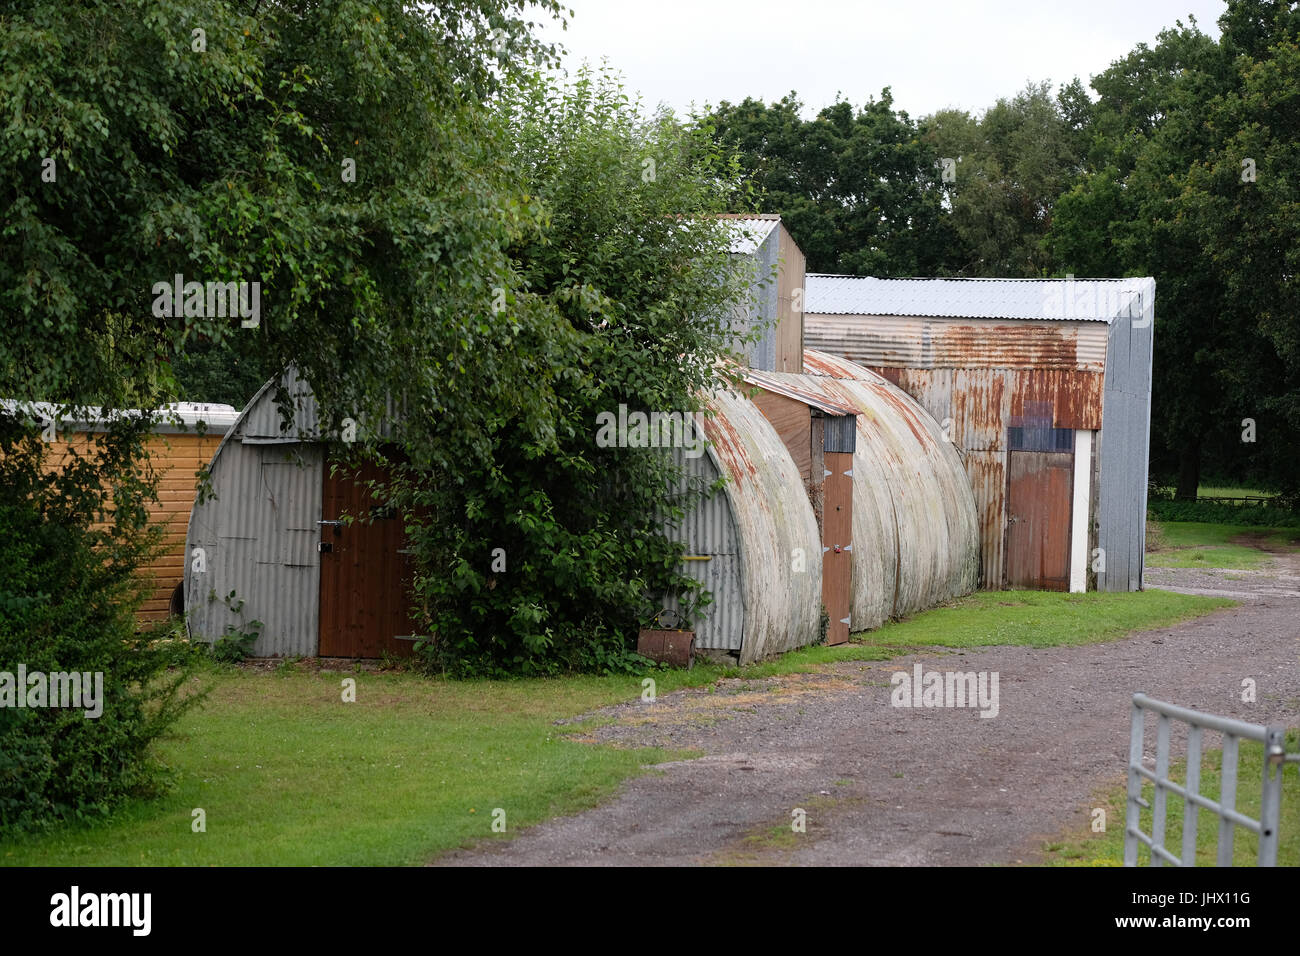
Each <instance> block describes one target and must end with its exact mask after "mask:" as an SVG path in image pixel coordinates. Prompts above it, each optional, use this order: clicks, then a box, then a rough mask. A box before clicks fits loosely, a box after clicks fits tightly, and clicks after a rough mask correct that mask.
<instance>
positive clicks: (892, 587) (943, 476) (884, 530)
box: [781, 349, 979, 631]
mask: <svg viewBox="0 0 1300 956" xmlns="http://www.w3.org/2000/svg"><path fill="white" fill-rule="evenodd" d="M804 369H805V374H804V375H798V376H781V377H782V378H792V379H797V380H798V381H799V384H800V385H802V386H803V387H804V388H808V389H816V390H818V391H820V392H821V393H822V394H823V395H826V396H827V397H828V398H830V399H832V400H834V401H836V402H839V403H842V404H846V405H850V406H852V407H853V408H855V409H856V410H857V412H858V416H857V427H858V436H857V439H858V440H857V449H856V451H855V452H854V454H853V617H852V620H853V623H852V628H853V630H855V631H858V630H867V629H870V628H875V627H879V626H880V625H881V624H883V623H884V622H885V621H887V620H889V619H890V618H892V617H901V616H903V615H906V614H911V613H913V612H915V611H919V610H923V609H925V608H929V607H933V606H935V605H936V604H939V603H942V602H943V601H947V600H950V599H951V598H954V597H957V596H959V595H962V594H968V593H969V592H971V591H973V590H974V589H975V585H976V581H977V575H978V571H979V519H978V514H977V512H976V510H975V495H974V492H973V491H972V490H971V485H970V479H969V478H968V477H967V475H966V470H965V468H964V466H963V465H962V462H961V457H960V455H958V453H957V449H956V448H955V447H954V446H953V445H952V443H951V442H949V441H947V440H946V439H945V438H944V437H943V434H942V432H941V430H940V428H939V425H938V423H937V422H936V421H935V420H934V419H933V418H932V417H931V416H930V415H929V414H928V413H927V412H926V411H925V409H923V408H922V407H921V406H920V405H918V404H917V403H916V401H915V400H914V399H912V398H911V397H910V396H909V395H908V394H907V393H906V392H904V391H903V390H902V389H900V388H898V387H897V386H895V385H893V384H891V383H890V382H888V381H886V380H885V379H884V378H882V377H881V376H879V375H877V374H875V373H874V372H871V371H869V370H868V369H865V368H862V367H861V366H859V365H855V364H854V363H852V362H849V361H848V360H846V359H842V358H838V357H836V356H832V355H828V354H826V353H824V352H818V351H815V350H813V349H807V350H805V351H804Z"/></svg>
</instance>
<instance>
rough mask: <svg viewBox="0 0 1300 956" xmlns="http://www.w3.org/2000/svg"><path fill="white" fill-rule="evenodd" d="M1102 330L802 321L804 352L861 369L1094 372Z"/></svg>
mask: <svg viewBox="0 0 1300 956" xmlns="http://www.w3.org/2000/svg"><path fill="white" fill-rule="evenodd" d="M1106 328H1107V327H1106V325H1105V324H1104V323H1098V322H1062V321H1050V320H1049V321H1029V320H1025V321H1018V322H1005V321H1003V322H999V321H996V320H988V319H984V320H981V319H938V318H926V317H921V316H895V315H824V314H818V313H812V312H810V313H808V314H807V315H806V316H805V319H804V329H805V341H806V343H807V345H808V347H809V348H813V349H817V350H819V351H826V352H831V353H833V354H835V355H842V356H844V357H845V358H847V359H849V360H851V361H853V362H856V363H858V364H860V365H865V366H869V367H872V368H875V367H886V368H889V367H897V368H1058V369H1081V370H1085V371H1094V372H1100V371H1102V369H1103V368H1104V364H1105V358H1106Z"/></svg>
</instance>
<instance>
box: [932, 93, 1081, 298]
mask: <svg viewBox="0 0 1300 956" xmlns="http://www.w3.org/2000/svg"><path fill="white" fill-rule="evenodd" d="M1085 102H1086V97H1085V96H1084V95H1083V93H1082V90H1081V89H1080V88H1079V86H1078V85H1077V81H1076V83H1075V84H1072V85H1071V86H1069V87H1066V88H1064V89H1063V90H1062V91H1061V95H1060V97H1059V98H1057V97H1053V96H1052V93H1051V88H1050V84H1048V83H1047V82H1043V83H1038V84H1032V83H1031V84H1029V85H1028V86H1027V87H1026V88H1025V89H1024V90H1022V91H1021V92H1020V93H1017V94H1016V95H1015V96H1014V97H1011V98H1001V99H999V100H998V101H997V103H995V104H994V105H993V106H992V107H990V108H989V109H988V110H986V111H985V112H984V113H983V115H981V116H980V117H979V118H978V119H977V118H974V117H971V116H970V115H969V114H967V113H966V112H964V111H962V110H942V111H939V112H937V113H935V114H934V115H932V116H930V117H927V118H926V119H925V120H923V121H922V123H921V129H922V136H923V138H924V140H925V141H926V142H927V143H928V144H929V145H930V146H931V147H932V148H933V150H934V151H935V153H937V154H938V155H939V156H941V157H945V158H948V159H951V160H953V165H952V169H953V173H954V181H953V182H952V183H951V185H949V186H948V187H947V188H948V197H949V201H950V206H951V225H952V228H953V229H954V230H955V231H956V234H957V239H958V241H957V245H956V247H955V249H954V251H953V255H952V264H951V267H950V268H951V271H952V272H953V273H955V274H957V275H965V276H1008V277H1033V276H1039V275H1043V274H1044V273H1045V272H1047V271H1048V270H1049V267H1050V257H1049V255H1048V254H1047V252H1045V251H1044V250H1043V249H1042V246H1041V243H1042V239H1043V236H1044V235H1046V233H1047V231H1048V229H1049V228H1050V226H1051V222H1052V218H1051V217H1052V208H1053V204H1054V203H1055V201H1056V199H1057V197H1058V196H1060V195H1061V193H1062V192H1064V191H1065V190H1066V189H1067V188H1068V187H1069V186H1070V184H1071V183H1072V182H1073V181H1074V180H1075V178H1077V176H1078V175H1079V174H1080V173H1081V172H1082V161H1083V156H1082V146H1083V130H1084V129H1085V128H1086V125H1087V122H1088V114H1087V108H1086V107H1085V105H1084V104H1085ZM1067 107H1068V109H1069V110H1070V112H1069V114H1068V115H1067V113H1066V109H1067Z"/></svg>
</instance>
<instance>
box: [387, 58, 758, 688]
mask: <svg viewBox="0 0 1300 956" xmlns="http://www.w3.org/2000/svg"><path fill="white" fill-rule="evenodd" d="M499 108H500V111H501V120H502V122H503V123H504V124H505V126H506V127H507V128H508V129H509V131H510V136H509V138H508V142H510V143H511V144H512V148H513V155H512V157H511V159H512V162H513V166H514V168H515V169H517V170H518V174H519V176H520V177H521V178H522V179H523V180H524V181H525V182H526V184H527V187H528V194H529V195H530V196H532V197H534V199H535V201H536V202H537V203H538V204H539V205H540V207H541V211H542V220H543V223H544V225H543V226H542V227H541V228H540V229H538V230H537V231H535V232H531V233H527V234H524V235H521V236H520V238H519V239H518V240H517V241H516V243H515V244H514V245H513V246H512V247H511V248H510V250H509V251H510V256H511V259H512V262H513V271H514V273H515V275H516V283H515V285H514V286H513V287H512V288H511V290H510V294H509V296H508V298H507V301H506V303H505V305H506V315H508V316H510V317H511V321H516V322H519V323H520V325H521V327H522V328H524V329H530V328H531V329H534V330H536V329H549V330H550V331H549V332H548V333H547V334H546V335H545V339H544V341H543V342H541V343H540V344H539V346H538V348H537V351H536V352H535V353H534V354H535V356H536V357H537V358H538V359H539V364H540V360H541V359H543V358H544V359H545V362H544V364H542V366H541V371H540V373H539V378H538V379H537V380H536V381H533V382H530V383H528V384H529V385H530V386H531V387H536V386H537V385H538V384H539V383H542V382H544V383H545V385H546V389H547V394H548V400H547V402H546V416H545V417H544V418H541V419H536V420H527V419H519V418H513V419H512V418H506V417H504V416H502V417H501V418H500V419H499V420H497V421H494V422H491V423H490V425H489V427H488V428H487V429H485V430H483V431H482V432H481V433H480V434H478V435H476V436H475V440H476V444H477V443H481V444H482V445H484V446H486V450H487V453H486V454H481V453H480V454H477V455H476V454H475V453H476V451H478V449H477V448H474V447H469V448H466V451H465V454H464V455H462V456H460V458H459V460H458V461H457V462H456V466H455V468H454V469H447V468H445V467H433V468H429V467H427V465H423V466H422V465H421V460H422V459H423V458H424V457H425V456H423V455H422V451H423V448H422V444H423V441H424V437H423V436H419V435H416V436H414V437H412V436H411V434H410V433H409V432H408V434H407V438H408V444H407V449H406V450H407V451H409V452H411V458H410V462H411V467H409V468H408V469H407V471H406V473H405V475H404V477H403V479H401V480H402V481H405V482H406V486H405V488H404V489H403V490H402V491H401V495H402V496H403V497H404V500H405V502H406V503H407V505H408V506H409V505H413V506H414V507H413V508H410V507H408V508H407V509H406V510H407V511H408V512H413V513H415V514H417V515H420V517H419V518H418V519H416V520H415V522H414V525H413V527H412V528H410V529H409V531H410V536H411V540H412V544H411V547H412V548H413V550H414V551H415V552H416V555H417V557H418V559H419V562H420V568H421V569H420V572H419V574H418V575H417V578H416V590H417V592H418V596H419V601H420V604H421V606H422V608H423V609H424V611H425V612H426V614H427V618H426V622H425V623H426V628H427V630H426V633H428V634H429V635H430V636H429V638H428V639H427V640H426V641H424V642H422V643H421V645H420V647H419V653H420V654H421V656H422V658H423V659H424V660H425V661H426V662H427V663H428V665H429V666H431V667H433V668H437V669H440V670H444V671H447V672H450V673H454V674H460V675H501V674H547V673H555V672H560V671H570V670H580V671H598V672H609V671H626V670H629V669H633V668H637V667H641V666H644V661H643V660H642V659H641V658H640V657H639V656H637V655H636V654H635V653H634V648H635V644H636V636H637V630H638V628H639V627H641V626H645V625H646V624H648V623H649V622H650V620H651V619H652V618H653V616H654V615H655V613H656V612H657V611H659V610H660V607H661V605H660V604H658V603H655V601H654V600H653V596H655V595H662V594H665V593H669V592H672V593H676V594H678V595H679V596H684V597H685V599H686V601H685V603H687V604H691V605H698V604H699V603H700V600H699V599H700V597H701V596H700V594H699V593H698V592H699V585H698V583H697V582H695V581H693V580H692V579H690V578H689V577H687V576H686V575H685V574H683V573H682V570H681V562H680V556H681V551H682V549H681V546H680V545H678V544H675V543H673V542H672V541H670V540H669V538H668V537H667V536H666V535H665V534H664V530H663V524H664V519H665V518H666V517H668V516H670V515H672V514H673V513H677V514H680V513H682V512H684V510H685V509H686V508H688V507H690V506H691V505H692V504H693V503H694V502H696V501H698V499H699V497H700V495H702V494H704V493H705V492H706V491H707V490H708V489H705V488H703V487H702V481H694V482H692V481H688V480H686V479H684V477H683V475H682V467H681V463H680V458H674V456H673V455H671V454H668V453H667V452H665V451H664V450H663V449H661V448H645V447H601V446H600V443H599V442H598V441H597V434H598V430H599V429H598V422H599V421H600V419H599V418H598V416H600V415H601V414H602V413H609V414H610V415H616V414H617V413H618V410H619V407H620V405H625V406H626V407H627V409H629V410H631V411H638V410H639V411H642V412H646V413H651V412H658V413H674V412H676V413H684V414H689V413H692V412H695V411H698V410H700V409H701V408H702V395H703V394H704V393H706V392H707V391H709V390H710V389H712V388H714V387H716V386H717V385H718V383H719V381H720V379H721V378H722V373H720V372H719V370H718V362H719V359H720V358H721V357H722V356H724V355H725V354H727V352H728V350H729V349H730V348H732V347H734V346H735V343H736V339H735V337H734V336H735V332H734V330H733V327H732V319H733V317H734V316H735V309H736V306H737V304H738V302H739V301H740V300H741V298H742V297H743V296H745V295H748V294H751V292H752V288H753V285H754V284H755V283H756V282H759V283H761V282H765V281H770V280H771V277H770V276H755V275H754V274H753V272H752V269H751V270H750V271H745V268H744V267H743V266H742V265H741V264H739V263H737V262H736V261H735V259H736V257H733V256H731V255H730V244H731V241H732V239H733V236H732V233H731V232H730V231H729V229H730V227H729V226H728V225H727V224H726V223H724V222H723V221H721V220H719V219H718V218H717V217H716V215H715V214H716V213H717V212H718V211H720V210H723V209H725V208H727V206H726V203H727V201H728V200H729V199H730V198H732V196H733V195H734V193H735V191H736V190H737V189H738V176H737V171H736V167H735V164H734V163H732V162H729V161H728V160H727V159H726V158H725V157H724V156H723V154H722V153H721V152H720V150H719V148H718V147H716V146H715V145H714V144H713V141H712V138H711V136H710V135H709V131H708V130H707V129H704V128H702V127H700V126H697V125H692V124H691V123H689V122H685V123H683V122H679V121H677V120H675V119H674V118H673V117H671V116H669V115H666V114H661V115H658V116H655V117H652V118H649V119H647V118H646V117H645V116H644V115H643V114H642V113H641V112H640V111H639V109H638V107H637V105H636V104H634V103H632V102H630V101H629V98H628V97H627V96H626V95H625V93H624V91H623V89H622V86H621V85H620V82H619V80H618V78H617V77H616V76H615V75H612V74H610V73H607V72H605V73H598V72H593V71H588V70H583V71H580V72H579V73H578V74H577V76H576V78H575V80H574V82H573V83H572V84H571V85H569V86H566V87H557V86H554V85H551V84H549V83H548V82H545V81H543V80H540V79H539V80H538V82H537V83H536V84H534V85H533V86H531V87H526V88H522V89H520V90H514V91H508V92H505V93H503V95H502V97H501V99H500V101H499ZM520 316H523V317H526V318H525V319H520V318H519V317H520ZM494 321H499V320H494ZM534 334H535V333H534ZM540 376H544V378H543V377H540ZM416 424H417V426H418V427H422V428H428V424H427V423H416ZM429 434H433V433H432V432H430V433H429ZM699 437H701V438H702V436H699ZM445 444H446V443H445V442H439V443H438V445H439V446H440V447H443V448H445ZM629 444H630V443H629ZM443 453H445V452H443ZM670 490H671V492H672V493H671V494H670Z"/></svg>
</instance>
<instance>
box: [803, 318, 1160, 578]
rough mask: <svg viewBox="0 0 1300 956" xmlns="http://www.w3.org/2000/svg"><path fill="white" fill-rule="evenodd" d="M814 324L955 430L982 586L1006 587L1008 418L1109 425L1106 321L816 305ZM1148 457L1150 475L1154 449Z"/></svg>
mask: <svg viewBox="0 0 1300 956" xmlns="http://www.w3.org/2000/svg"><path fill="white" fill-rule="evenodd" d="M806 328H807V329H808V339H809V344H810V346H812V345H813V343H816V342H821V343H823V344H824V345H825V346H826V347H827V348H834V349H836V350H837V351H836V354H839V355H845V356H846V357H847V358H848V359H850V360H852V359H853V358H854V356H861V357H863V359H865V360H864V361H861V363H860V364H862V365H863V366H866V367H868V368H869V369H870V370H871V371H872V372H874V373H876V374H878V375H881V376H883V377H884V378H886V379H888V380H889V381H890V382H893V383H894V384H896V385H897V386H898V387H899V388H901V389H902V390H903V391H904V392H906V393H907V394H908V395H910V396H911V397H912V398H914V399H916V401H917V402H919V403H920V405H921V406H922V407H923V408H924V409H925V410H926V411H927V412H929V414H930V415H931V416H932V417H933V418H934V420H935V421H937V422H939V423H940V427H941V429H943V430H944V431H946V434H947V435H949V436H951V441H952V443H953V444H954V445H955V446H956V447H957V449H958V450H959V452H960V457H961V461H962V463H963V465H964V467H965V470H966V473H967V476H968V478H969V481H970V487H971V489H972V491H973V493H974V498H975V502H976V507H977V509H978V514H979V554H980V575H979V584H980V587H982V588H989V589H998V588H1001V587H1003V584H1004V572H1005V567H1006V554H1005V547H1006V540H1005V536H1006V521H1007V510H1006V494H1007V472H1006V468H1007V447H1006V440H1007V428H1008V427H1009V425H1010V423H1011V422H1012V420H1013V419H1014V418H1015V417H1017V416H1027V415H1030V414H1031V413H1034V412H1035V411H1036V410H1040V409H1042V408H1044V407H1048V408H1050V409H1051V417H1052V426H1053V427H1056V428H1076V429H1087V430H1094V431H1095V430H1098V429H1100V428H1101V426H1102V406H1103V391H1104V389H1105V388H1106V387H1108V386H1106V385H1105V382H1106V378H1105V376H1106V375H1107V374H1109V373H1108V372H1103V369H1105V368H1107V365H1106V353H1107V348H1108V345H1107V329H1108V326H1107V325H1106V323H1104V322H1065V321H1055V320H1048V321H1042V322H1032V321H1019V322H1005V321H1002V322H999V321H997V320H974V319H962V320H958V319H936V318H923V317H916V318H897V317H880V316H870V317H867V316H845V315H813V314H810V315H809V316H808V317H807V321H806ZM1148 382H1149V376H1148ZM1118 394H1120V395H1121V396H1122V395H1123V394H1124V392H1123V391H1122V390H1121V391H1120V392H1119V393H1118ZM1110 400H1111V399H1110V398H1109V397H1107V398H1106V399H1105V401H1107V402H1109V401H1110ZM1116 401H1117V402H1118V403H1123V402H1124V401H1126V399H1125V398H1123V397H1119V398H1117V399H1116ZM1143 401H1145V399H1143ZM1126 414H1127V413H1126ZM1142 466H1143V474H1144V475H1145V457H1144V458H1143V462H1142ZM1125 467H1127V466H1125ZM1143 482H1144V485H1143V487H1145V478H1144V479H1143ZM1123 487H1124V488H1125V490H1126V493H1132V489H1131V486H1130V485H1129V484H1127V483H1126V484H1125V485H1124V486H1123ZM1124 522H1125V523H1124V526H1123V527H1124V530H1123V531H1121V530H1119V526H1118V525H1115V527H1116V530H1115V532H1114V538H1115V540H1118V539H1119V538H1126V537H1127V536H1128V534H1129V528H1130V524H1131V519H1130V518H1125V519H1124Z"/></svg>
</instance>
